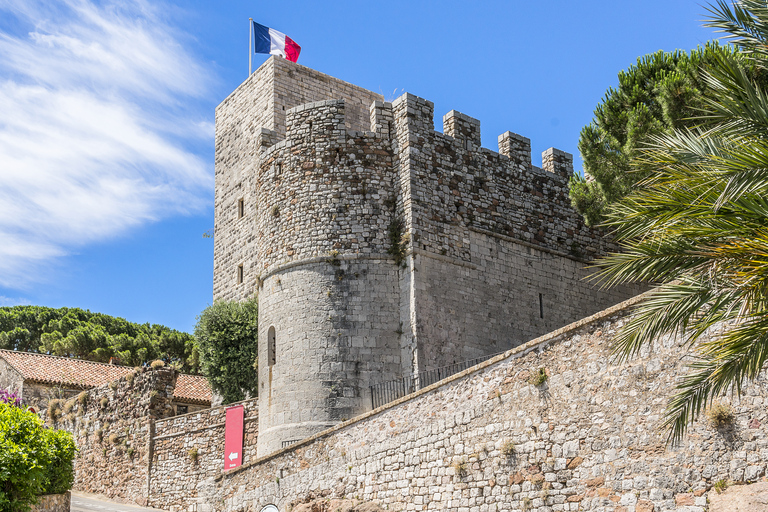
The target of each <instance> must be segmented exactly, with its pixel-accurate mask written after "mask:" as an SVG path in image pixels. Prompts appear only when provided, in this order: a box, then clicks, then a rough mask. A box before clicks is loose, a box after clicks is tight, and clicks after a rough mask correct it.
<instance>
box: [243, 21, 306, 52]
mask: <svg viewBox="0 0 768 512" xmlns="http://www.w3.org/2000/svg"><path fill="white" fill-rule="evenodd" d="M253 36H254V37H253V42H254V43H253V44H254V51H255V52H256V53H269V54H271V55H280V56H281V57H284V58H286V59H288V60H289V61H291V62H296V61H297V60H299V53H301V46H299V45H298V44H296V41H294V40H293V39H291V38H290V37H288V36H287V35H285V34H283V33H282V32H278V31H277V30H275V29H273V28H269V27H265V26H264V25H259V24H258V23H256V22H255V21H254V22H253Z"/></svg>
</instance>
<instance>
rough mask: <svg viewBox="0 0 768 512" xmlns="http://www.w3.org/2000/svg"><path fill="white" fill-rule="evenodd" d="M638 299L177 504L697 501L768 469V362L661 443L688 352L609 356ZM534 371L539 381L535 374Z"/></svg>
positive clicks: (625, 509) (627, 506)
mask: <svg viewBox="0 0 768 512" xmlns="http://www.w3.org/2000/svg"><path fill="white" fill-rule="evenodd" d="M632 302H633V301H628V302H625V303H623V304H621V305H619V306H617V307H614V308H611V309H609V310H606V311H604V312H602V313H600V314H598V315H594V316H593V317H590V318H588V319H585V320H583V321H580V322H577V323H575V324H572V325H570V326H568V327H566V328H564V329H560V330H558V331H555V332H554V333H551V334H550V335H547V336H544V337H541V338H539V339H536V340H533V341H531V342H529V343H527V344H525V345H523V346H521V347H518V348H516V349H513V350H511V351H510V352H508V353H506V354H505V355H504V356H500V357H498V358H495V359H493V360H491V361H489V362H487V363H484V364H483V365H480V366H479V367H476V368H475V370H474V371H467V372H463V373H462V374H458V375H456V376H454V377H452V378H451V379H448V380H447V381H443V382H442V383H441V384H440V385H434V386H431V387H429V388H426V389H425V390H423V391H421V392H420V393H418V394H417V395H415V396H411V397H407V398H405V399H401V400H399V401H398V402H395V403H393V404H390V405H388V406H385V407H383V408H380V409H378V410H376V411H373V412H372V413H369V414H366V415H364V416H362V417H360V418H356V419H354V420H352V421H349V422H346V423H344V424H342V425H340V426H338V427H336V428H334V429H331V430H329V431H326V432H324V433H321V434H318V435H316V436H314V437H312V438H309V439H307V440H305V441H303V442H301V443H299V444H297V445H295V446H293V447H291V448H289V449H284V450H281V451H279V452H277V453H275V454H273V455H270V456H268V457H264V458H262V459H260V460H257V461H256V462H254V463H252V464H250V465H245V466H243V467H241V468H238V469H236V470H232V471H230V472H227V473H224V474H222V475H220V476H218V477H217V478H216V479H215V481H213V482H211V481H207V482H204V483H203V484H202V485H201V486H200V487H199V488H198V491H199V496H198V497H196V498H194V499H190V500H188V501H187V502H185V503H184V504H179V507H178V508H179V509H180V508H184V509H185V510H198V511H210V510H214V511H253V512H258V511H259V510H261V508H262V507H263V506H265V505H267V504H270V503H273V504H275V505H277V506H278V508H279V509H280V510H281V511H288V510H291V509H292V508H293V507H294V506H296V505H298V504H300V503H306V502H308V501H311V500H316V499H317V498H327V499H345V498H346V499H357V500H364V501H366V502H373V503H377V504H379V505H381V506H383V507H384V508H386V509H388V510H459V511H467V512H470V511H497V510H499V511H502V510H504V511H536V512H554V511H575V510H596V511H598V510H599V511H617V512H649V511H657V512H658V511H665V510H676V511H678V512H702V511H704V510H705V509H706V503H707V492H709V490H710V489H711V488H712V486H713V485H714V484H715V483H716V482H718V481H720V480H724V481H726V480H731V481H734V482H745V481H755V480H757V479H759V478H761V477H763V476H764V475H765V471H766V463H768V428H767V424H768V409H767V408H766V402H767V401H768V376H766V373H765V372H763V373H762V374H761V375H760V378H759V379H758V380H757V381H756V382H754V383H752V384H750V385H748V386H746V387H745V388H744V390H743V395H742V397H741V399H740V400H737V399H735V398H734V399H728V398H721V399H720V400H721V401H722V402H723V403H724V404H726V405H727V406H728V407H731V408H732V411H733V414H734V420H733V422H732V423H731V424H729V425H728V426H726V427H720V428H717V427H715V426H713V425H712V424H710V423H709V422H708V420H707V419H706V416H703V417H702V419H701V420H699V421H697V422H696V423H694V424H693V425H692V426H691V428H690V430H689V433H688V435H687V436H686V438H685V440H684V442H683V443H682V445H681V446H679V447H669V446H668V445H667V444H666V442H665V431H664V430H663V429H662V423H663V414H664V409H665V406H666V403H667V399H668V398H669V396H670V394H671V393H672V392H673V390H674V387H675V385H676V384H678V383H679V382H680V379H681V378H682V375H684V373H685V372H686V369H685V368H684V365H685V364H686V363H688V362H690V361H691V359H690V358H689V357H686V356H684V352H683V351H684V349H683V347H682V346H680V344H678V343H676V342H675V341H674V340H672V339H669V338H665V339H661V340H658V341H657V342H656V343H654V344H653V346H652V347H647V348H646V350H644V351H643V352H642V354H641V355H640V356H639V357H637V358H636V359H634V360H632V361H630V362H629V363H628V364H624V365H617V364H614V363H613V362H612V360H611V352H610V346H611V341H612V338H613V336H614V334H615V332H616V330H617V329H618V328H619V327H620V326H621V325H623V324H624V322H625V321H626V317H627V314H628V310H629V308H630V307H631V305H632ZM539 369H544V372H545V373H546V374H547V379H546V381H544V382H542V383H541V384H540V385H533V384H532V383H531V377H532V375H533V374H535V373H536V372H538V371H539Z"/></svg>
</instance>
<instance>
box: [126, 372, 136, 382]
mask: <svg viewBox="0 0 768 512" xmlns="http://www.w3.org/2000/svg"><path fill="white" fill-rule="evenodd" d="M134 378H136V374H135V373H129V374H128V375H126V376H125V381H126V382H127V383H128V384H133V379H134Z"/></svg>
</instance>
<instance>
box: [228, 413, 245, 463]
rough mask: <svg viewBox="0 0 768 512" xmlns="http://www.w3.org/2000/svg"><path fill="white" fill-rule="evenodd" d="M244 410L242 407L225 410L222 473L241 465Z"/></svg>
mask: <svg viewBox="0 0 768 512" xmlns="http://www.w3.org/2000/svg"><path fill="white" fill-rule="evenodd" d="M244 420H245V408H244V407H243V406H242V405H236V406H235V407H228V408H227V419H226V421H225V423H224V471H226V470H228V469H232V468H236V467H238V466H239V465H241V464H242V463H243V431H244V429H243V425H244V423H245V421H244Z"/></svg>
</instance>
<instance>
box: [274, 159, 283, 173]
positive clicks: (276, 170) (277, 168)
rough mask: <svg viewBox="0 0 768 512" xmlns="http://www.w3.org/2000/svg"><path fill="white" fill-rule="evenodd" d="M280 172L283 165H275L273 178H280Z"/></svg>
mask: <svg viewBox="0 0 768 512" xmlns="http://www.w3.org/2000/svg"><path fill="white" fill-rule="evenodd" d="M282 170H283V164H281V163H280V162H277V163H276V164H275V176H280V173H281V172H282Z"/></svg>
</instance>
